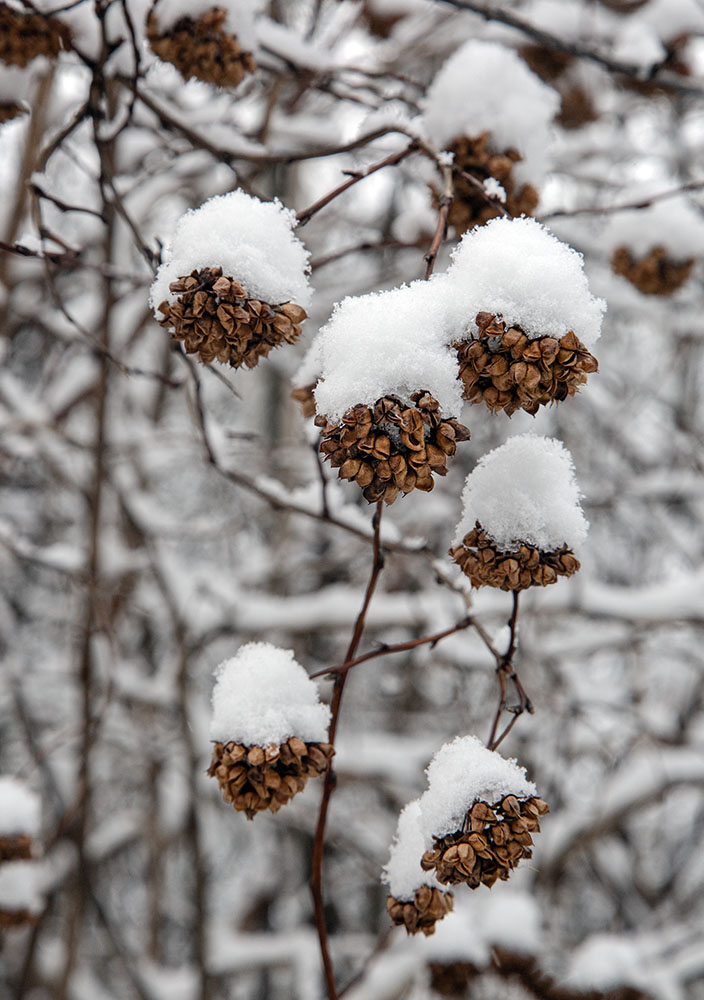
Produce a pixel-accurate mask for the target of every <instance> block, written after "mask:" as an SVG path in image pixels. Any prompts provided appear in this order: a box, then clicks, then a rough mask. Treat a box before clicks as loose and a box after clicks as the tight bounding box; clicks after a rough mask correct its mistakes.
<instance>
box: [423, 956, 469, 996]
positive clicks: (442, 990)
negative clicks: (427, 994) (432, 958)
mask: <svg viewBox="0 0 704 1000" xmlns="http://www.w3.org/2000/svg"><path fill="white" fill-rule="evenodd" d="M428 971H429V972H430V988H431V990H432V991H433V992H434V993H437V994H439V995H440V996H441V997H466V996H467V987H468V986H469V984H470V983H471V982H472V980H473V979H474V978H475V977H476V976H478V975H479V974H480V972H481V969H479V968H478V966H476V965H474V964H473V963H472V962H429V963H428Z"/></svg>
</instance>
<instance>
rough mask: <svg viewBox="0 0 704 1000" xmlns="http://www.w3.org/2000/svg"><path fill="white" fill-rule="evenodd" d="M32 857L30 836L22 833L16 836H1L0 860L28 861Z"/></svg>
mask: <svg viewBox="0 0 704 1000" xmlns="http://www.w3.org/2000/svg"><path fill="white" fill-rule="evenodd" d="M31 857H32V841H31V838H30V837H27V836H25V835H24V834H20V835H18V836H16V837H0V862H2V861H27V860H28V859H29V858H31Z"/></svg>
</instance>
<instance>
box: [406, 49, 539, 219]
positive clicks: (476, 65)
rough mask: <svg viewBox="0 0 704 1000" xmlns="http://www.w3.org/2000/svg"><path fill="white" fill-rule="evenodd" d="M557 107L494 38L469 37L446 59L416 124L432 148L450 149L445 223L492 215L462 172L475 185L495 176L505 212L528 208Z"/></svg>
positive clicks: (528, 211)
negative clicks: (451, 174) (451, 190)
mask: <svg viewBox="0 0 704 1000" xmlns="http://www.w3.org/2000/svg"><path fill="white" fill-rule="evenodd" d="M558 106H559V98H558V96H557V94H556V93H555V91H554V90H553V89H552V88H551V87H548V86H546V85H545V84H544V83H542V82H541V81H540V80H539V79H538V77H537V76H536V75H535V74H534V73H532V72H531V71H530V70H529V69H528V68H527V67H526V65H525V63H524V62H523V61H522V60H521V59H520V58H519V57H518V56H517V55H516V53H515V52H514V51H513V50H512V49H509V48H506V47H504V46H503V45H500V44H498V43H496V42H481V41H475V40H471V41H469V42H467V43H465V44H464V45H463V46H462V47H461V48H459V49H458V50H457V51H456V52H455V53H454V54H453V55H452V56H451V57H450V58H449V59H448V60H447V62H446V63H445V65H444V66H443V67H442V69H441V70H440V72H439V73H438V74H437V76H436V77H435V79H434V80H433V82H432V84H431V85H430V88H429V89H428V94H427V97H426V101H425V109H424V112H423V124H424V127H425V130H426V132H427V134H428V136H429V138H430V139H431V140H432V141H433V143H434V144H435V145H436V146H438V147H439V148H441V149H448V150H450V151H451V152H452V153H454V165H455V175H456V176H455V197H454V200H453V203H452V206H451V208H450V215H449V221H450V224H451V225H453V226H454V227H455V228H456V229H457V231H458V232H465V230H467V229H470V228H471V227H472V226H475V225H481V224H482V223H484V222H487V221H488V220H489V219H491V218H494V216H496V215H498V214H499V213H498V210H497V209H495V208H494V207H492V206H491V205H490V204H488V203H487V200H486V198H484V197H483V196H482V194H481V192H480V191H478V190H477V186H476V185H474V184H472V183H471V181H468V180H466V179H465V178H463V177H462V174H461V172H462V171H464V172H465V173H468V174H471V175H472V176H473V177H475V178H476V179H477V180H478V181H479V182H480V183H481V182H483V181H484V180H485V179H486V178H489V177H493V178H495V179H496V180H497V181H498V182H499V183H500V184H501V186H502V187H503V189H504V190H505V192H506V196H507V197H506V208H507V210H508V211H509V213H510V214H511V215H512V216H516V215H521V214H531V213H532V212H534V211H535V208H536V207H537V204H538V198H539V196H538V191H537V189H536V187H535V185H536V184H539V183H540V182H541V180H542V178H543V176H544V174H545V172H546V170H547V168H548V166H549V161H548V157H547V155H546V151H547V150H548V148H549V145H550V128H551V123H552V119H553V118H554V116H555V113H556V111H557V108H558Z"/></svg>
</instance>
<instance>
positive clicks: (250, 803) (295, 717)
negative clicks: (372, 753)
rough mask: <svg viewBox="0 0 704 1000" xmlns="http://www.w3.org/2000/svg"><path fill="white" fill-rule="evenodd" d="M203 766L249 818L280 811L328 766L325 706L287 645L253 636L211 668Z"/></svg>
mask: <svg viewBox="0 0 704 1000" xmlns="http://www.w3.org/2000/svg"><path fill="white" fill-rule="evenodd" d="M216 678H217V679H216V682H215V688H214V690H213V718H212V722H211V726H210V735H211V738H212V740H213V741H214V744H215V745H214V748H213V758H212V762H211V764H210V768H209V769H208V774H209V775H210V776H211V777H214V778H217V780H218V783H219V785H220V788H221V790H222V792H223V796H224V798H225V801H226V802H229V803H231V804H232V805H233V806H234V808H235V809H237V810H238V811H240V812H244V813H245V814H246V815H247V818H248V819H252V818H253V817H254V816H255V815H256V813H258V812H262V811H264V810H267V809H268V810H269V811H270V812H274V813H275V812H278V811H279V809H280V808H281V806H283V805H286V803H287V802H289V801H290V800H291V799H292V798H293V796H294V795H296V794H297V793H298V792H301V791H303V789H304V788H305V785H306V782H307V781H308V778H312V777H318V776H319V775H321V774H323V773H324V772H325V771H326V770H327V768H328V763H329V761H330V758H331V757H332V755H333V753H334V751H333V748H332V746H330V745H329V744H328V743H327V727H328V725H329V722H330V709H329V708H328V706H327V705H323V704H321V702H320V700H319V698H318V689H317V687H316V685H315V684H314V682H313V681H312V680H311V679H310V678H309V677H308V674H307V673H306V672H305V670H304V669H303V667H302V666H301V665H300V664H299V663H297V662H296V660H295V659H294V656H293V652H292V650H290V649H279V648H278V647H276V646H272V645H271V644H270V643H263V642H252V643H248V644H247V645H245V646H243V647H242V648H241V649H240V650H239V652H238V653H237V655H236V656H234V657H233V658H232V659H230V660H225V662H224V663H221V664H220V666H219V667H218V668H217V670H216Z"/></svg>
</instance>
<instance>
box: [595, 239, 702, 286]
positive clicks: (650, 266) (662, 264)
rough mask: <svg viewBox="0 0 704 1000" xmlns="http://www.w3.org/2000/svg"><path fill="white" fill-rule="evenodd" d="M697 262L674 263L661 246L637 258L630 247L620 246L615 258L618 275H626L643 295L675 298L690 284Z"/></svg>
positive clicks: (689, 260) (688, 260)
mask: <svg viewBox="0 0 704 1000" xmlns="http://www.w3.org/2000/svg"><path fill="white" fill-rule="evenodd" d="M695 263H696V261H695V259H694V257H689V258H688V259H687V260H681V261H676V260H672V258H670V257H668V256H667V251H666V250H665V248H664V247H661V246H658V247H654V248H653V249H652V250H651V251H650V253H648V254H646V255H645V256H644V257H634V256H633V255H632V253H631V251H630V250H629V249H628V248H627V247H619V248H618V249H617V250H615V251H614V254H613V256H612V258H611V268H612V270H613V272H614V274H620V275H622V276H623V277H624V278H626V279H627V280H628V281H630V282H631V284H632V285H635V287H636V288H637V289H638V291H639V292H642V293H643V295H672V294H673V292H676V291H677V289H678V288H681V287H682V285H683V284H684V283H685V281H687V279H688V278H689V276H690V274H691V273H692V270H693V268H694V265H695Z"/></svg>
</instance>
